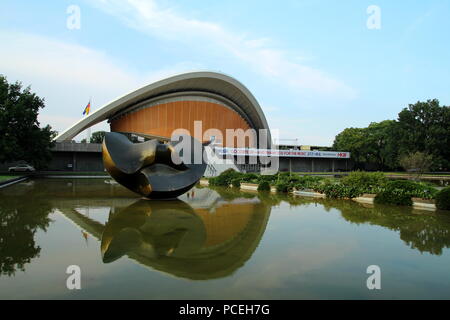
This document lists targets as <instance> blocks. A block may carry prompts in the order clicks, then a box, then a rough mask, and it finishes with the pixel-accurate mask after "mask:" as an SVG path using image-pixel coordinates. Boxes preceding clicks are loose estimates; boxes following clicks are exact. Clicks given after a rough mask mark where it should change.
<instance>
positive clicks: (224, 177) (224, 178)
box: [209, 168, 242, 187]
mask: <svg viewBox="0 0 450 320" xmlns="http://www.w3.org/2000/svg"><path fill="white" fill-rule="evenodd" d="M241 177H242V173H240V172H237V171H235V170H233V169H231V168H230V169H227V170H225V171H224V172H222V173H221V174H220V175H219V176H217V177H214V178H211V179H209V184H210V185H212V186H223V187H228V186H230V184H231V183H232V181H233V180H234V179H240V178H241Z"/></svg>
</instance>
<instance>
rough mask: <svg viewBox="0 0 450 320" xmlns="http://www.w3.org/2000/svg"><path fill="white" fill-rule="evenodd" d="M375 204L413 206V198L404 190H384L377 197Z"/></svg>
mask: <svg viewBox="0 0 450 320" xmlns="http://www.w3.org/2000/svg"><path fill="white" fill-rule="evenodd" d="M375 203H383V204H396V205H401V206H412V204H413V203H412V200H411V196H410V195H409V194H408V193H407V192H405V191H402V190H399V189H394V190H383V191H381V192H379V193H378V194H377V195H376V197H375Z"/></svg>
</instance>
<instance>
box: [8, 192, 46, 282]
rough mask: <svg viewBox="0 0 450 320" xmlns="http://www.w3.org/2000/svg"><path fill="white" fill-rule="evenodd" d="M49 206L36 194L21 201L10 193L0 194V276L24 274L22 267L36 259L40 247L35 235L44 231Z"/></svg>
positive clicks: (31, 194)
mask: <svg viewBox="0 0 450 320" xmlns="http://www.w3.org/2000/svg"><path fill="white" fill-rule="evenodd" d="M51 211H52V207H51V205H50V203H49V202H48V201H46V200H45V198H42V197H39V194H33V193H30V194H29V195H28V197H27V199H26V201H24V200H23V199H22V198H21V197H18V196H17V195H12V194H4V193H3V194H1V195H0V276H1V275H7V276H13V275H14V274H15V273H16V271H25V265H26V264H27V263H30V262H31V260H32V259H33V258H36V257H38V256H39V253H40V251H41V248H40V247H39V246H38V245H36V242H35V240H34V236H35V234H36V232H37V231H38V230H39V229H41V230H44V231H46V229H47V227H48V225H49V224H50V222H51V220H50V218H49V217H48V215H49V214H50V213H51Z"/></svg>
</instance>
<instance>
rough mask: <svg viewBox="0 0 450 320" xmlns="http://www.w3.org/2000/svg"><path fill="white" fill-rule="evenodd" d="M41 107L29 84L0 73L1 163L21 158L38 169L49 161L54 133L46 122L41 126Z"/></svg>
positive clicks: (42, 103)
mask: <svg viewBox="0 0 450 320" xmlns="http://www.w3.org/2000/svg"><path fill="white" fill-rule="evenodd" d="M44 107H45V104H44V99H42V98H40V97H38V96H37V95H36V94H35V93H32V92H31V89H30V87H27V88H25V89H23V88H22V84H21V83H20V82H16V83H11V84H10V83H8V81H7V79H6V78H5V77H4V76H2V75H0V163H4V162H12V161H17V160H24V161H26V162H28V163H30V164H32V165H34V166H35V167H36V168H38V169H39V168H42V167H45V165H46V164H47V163H48V161H50V160H51V152H50V149H51V147H52V146H53V138H54V136H55V135H56V133H55V132H54V131H52V129H51V127H50V126H49V125H47V126H45V127H44V128H41V127H40V124H39V121H38V119H37V117H38V113H39V110H40V109H42V108H44Z"/></svg>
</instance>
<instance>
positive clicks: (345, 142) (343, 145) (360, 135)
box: [333, 128, 367, 164]
mask: <svg viewBox="0 0 450 320" xmlns="http://www.w3.org/2000/svg"><path fill="white" fill-rule="evenodd" d="M364 136H365V131H364V129H362V128H347V129H344V131H342V132H341V133H339V134H338V135H337V136H336V138H335V139H334V143H333V149H335V150H336V151H349V152H350V153H351V157H352V159H353V161H355V162H356V163H357V164H361V163H363V162H366V161H367V150H365V144H364Z"/></svg>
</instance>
